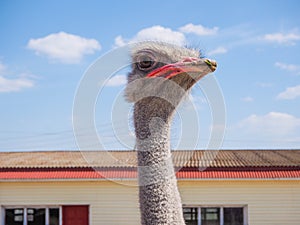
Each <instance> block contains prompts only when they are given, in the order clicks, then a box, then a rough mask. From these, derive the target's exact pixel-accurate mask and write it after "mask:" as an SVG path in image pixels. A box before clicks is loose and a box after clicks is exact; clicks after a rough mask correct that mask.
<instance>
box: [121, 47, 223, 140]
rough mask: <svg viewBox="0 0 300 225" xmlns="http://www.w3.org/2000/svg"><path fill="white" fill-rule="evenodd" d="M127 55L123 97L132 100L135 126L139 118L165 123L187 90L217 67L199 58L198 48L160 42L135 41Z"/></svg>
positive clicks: (213, 63) (207, 60)
mask: <svg viewBox="0 0 300 225" xmlns="http://www.w3.org/2000/svg"><path fill="white" fill-rule="evenodd" d="M131 57H132V68H131V72H130V73H129V75H128V84H127V87H126V90H125V96H126V98H127V100H128V101H129V102H134V103H135V109H136V110H135V111H136V113H135V115H134V119H135V126H136V128H137V127H138V125H139V121H140V120H141V119H142V118H143V119H145V118H149V120H148V122H150V120H151V119H153V118H154V117H156V118H160V119H162V120H163V121H164V122H169V121H170V119H171V117H172V114H173V112H174V109H175V108H176V107H177V105H178V104H179V102H180V101H181V99H182V98H183V97H184V96H185V94H186V93H187V92H188V90H189V89H190V88H191V87H192V86H193V85H194V84H195V83H196V82H197V81H198V80H200V79H201V78H202V77H203V76H205V75H206V74H208V73H211V72H213V71H215V69H216V67H217V64H216V62H215V61H212V60H209V59H204V58H202V56H201V55H200V53H199V51H196V50H194V49H189V48H184V47H179V46H174V45H171V44H166V43H161V42H141V43H137V44H135V45H134V46H133V48H132V53H131ZM137 113H138V115H137ZM144 125H145V124H143V125H142V126H144ZM137 137H139V135H138V134H137Z"/></svg>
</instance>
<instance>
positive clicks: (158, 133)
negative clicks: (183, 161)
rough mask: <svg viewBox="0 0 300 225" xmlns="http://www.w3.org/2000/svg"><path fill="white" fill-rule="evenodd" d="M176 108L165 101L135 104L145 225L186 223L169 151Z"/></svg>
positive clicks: (143, 220) (140, 187) (141, 200)
mask: <svg viewBox="0 0 300 225" xmlns="http://www.w3.org/2000/svg"><path fill="white" fill-rule="evenodd" d="M174 110H175V107H174V106H172V105H171V104H170V103H168V102H167V101H165V100H162V99H159V98H154V97H151V99H148V98H146V99H142V100H140V101H139V102H137V103H136V104H135V107H134V125H135V132H136V138H137V140H136V149H137V157H138V166H139V167H138V178H139V200H140V211H141V222H142V224H143V225H153V224H165V225H167V224H173V225H183V224H184V221H183V214H182V205H181V200H180V195H179V192H178V188H177V181H176V176H175V172H174V168H173V163H172V157H171V151H170V126H171V119H172V115H173V112H174Z"/></svg>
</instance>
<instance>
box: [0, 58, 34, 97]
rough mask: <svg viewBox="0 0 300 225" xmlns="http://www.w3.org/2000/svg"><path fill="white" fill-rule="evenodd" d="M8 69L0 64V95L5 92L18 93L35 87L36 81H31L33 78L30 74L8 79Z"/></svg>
mask: <svg viewBox="0 0 300 225" xmlns="http://www.w3.org/2000/svg"><path fill="white" fill-rule="evenodd" d="M8 73H9V72H8V71H7V67H6V66H5V65H4V64H3V63H2V62H0V93H1V92H2V93H4V92H7V93H8V92H18V91H21V90H23V89H25V88H31V87H34V81H33V80H32V79H30V77H32V76H31V75H28V74H20V75H19V76H17V77H14V78H8V76H7V74H8Z"/></svg>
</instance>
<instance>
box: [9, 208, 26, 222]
mask: <svg viewBox="0 0 300 225" xmlns="http://www.w3.org/2000/svg"><path fill="white" fill-rule="evenodd" d="M23 212H24V211H23V209H5V225H23Z"/></svg>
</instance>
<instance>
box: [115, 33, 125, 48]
mask: <svg viewBox="0 0 300 225" xmlns="http://www.w3.org/2000/svg"><path fill="white" fill-rule="evenodd" d="M125 44H126V41H125V40H124V39H123V37H122V36H121V35H119V36H117V37H116V38H115V46H117V47H122V46H124V45H125Z"/></svg>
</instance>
